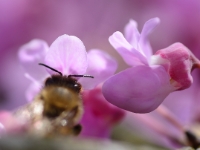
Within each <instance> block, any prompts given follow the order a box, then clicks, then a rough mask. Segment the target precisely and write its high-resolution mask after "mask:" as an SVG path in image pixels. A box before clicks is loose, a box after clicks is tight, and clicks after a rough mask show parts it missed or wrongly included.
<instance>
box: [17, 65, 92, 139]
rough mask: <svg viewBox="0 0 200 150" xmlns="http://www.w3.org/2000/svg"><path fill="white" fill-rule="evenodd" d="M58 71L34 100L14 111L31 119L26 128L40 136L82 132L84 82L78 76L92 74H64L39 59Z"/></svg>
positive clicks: (22, 118) (19, 116) (27, 120)
mask: <svg viewBox="0 0 200 150" xmlns="http://www.w3.org/2000/svg"><path fill="white" fill-rule="evenodd" d="M39 65H42V66H45V67H46V68H48V69H51V70H52V71H54V72H56V73H58V75H52V76H51V77H48V78H47V79H46V81H45V83H44V87H43V88H42V89H41V91H40V93H39V94H38V95H37V96H36V97H35V98H34V100H33V101H32V102H31V103H29V104H27V105H26V106H23V107H22V108H20V109H18V110H17V111H15V112H14V115H15V116H16V117H17V118H19V119H20V120H22V121H24V122H26V123H27V122H28V125H27V128H26V131H27V132H28V133H31V134H35V135H37V136H42V137H49V136H56V135H61V136H62V135H63V136H65V135H78V134H79V133H80V132H81V125H80V124H79V121H80V119H81V117H82V114H83V103H82V99H81V96H80V91H81V88H82V87H81V84H80V83H78V81H77V79H76V77H89V78H93V76H90V75H68V76H63V75H62V73H61V72H59V71H57V70H55V69H54V68H51V67H49V66H47V65H45V64H42V63H39Z"/></svg>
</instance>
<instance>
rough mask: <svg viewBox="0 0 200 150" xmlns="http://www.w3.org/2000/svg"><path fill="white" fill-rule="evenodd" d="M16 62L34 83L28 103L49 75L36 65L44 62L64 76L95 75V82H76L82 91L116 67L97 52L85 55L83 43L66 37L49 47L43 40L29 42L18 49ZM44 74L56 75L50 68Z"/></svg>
mask: <svg viewBox="0 0 200 150" xmlns="http://www.w3.org/2000/svg"><path fill="white" fill-rule="evenodd" d="M19 59H20V61H21V64H22V65H23V67H24V69H25V71H26V76H27V77H28V78H30V79H31V80H32V81H33V85H31V87H30V89H29V90H30V92H29V91H28V93H27V97H28V100H32V98H33V96H35V94H36V93H37V90H36V89H38V91H39V90H40V87H41V85H42V84H41V82H43V80H44V79H45V78H46V77H48V76H49V74H48V73H47V72H46V71H45V68H44V67H42V66H39V65H38V63H44V64H46V65H48V66H50V67H52V68H54V69H56V70H58V71H60V72H61V73H62V74H63V75H73V74H77V75H82V74H90V75H92V76H95V78H94V79H87V78H80V79H78V80H79V82H80V83H81V84H82V86H83V88H84V89H85V88H87V89H91V88H94V87H95V86H96V85H97V84H99V83H100V82H103V81H104V80H106V79H107V78H108V77H109V76H111V75H112V74H113V73H114V72H115V70H116V68H117V63H116V61H115V60H114V59H113V58H112V57H110V56H109V55H108V54H106V53H105V52H103V51H100V50H97V49H93V50H90V51H89V52H88V54H87V52H86V50H85V46H84V45H83V43H82V41H81V40H80V39H78V38H77V37H75V36H69V35H62V36H60V37H58V38H57V39H56V40H55V41H54V42H53V43H52V45H51V46H50V47H48V45H47V44H46V42H44V41H42V40H32V41H31V42H29V43H27V44H26V45H24V46H22V47H21V48H20V51H19ZM47 71H48V72H49V73H50V74H55V73H56V72H54V71H52V70H49V69H47ZM31 93H32V94H31ZM31 95H32V96H31Z"/></svg>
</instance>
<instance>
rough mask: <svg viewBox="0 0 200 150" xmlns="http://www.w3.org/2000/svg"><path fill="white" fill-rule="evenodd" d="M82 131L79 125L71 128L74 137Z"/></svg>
mask: <svg viewBox="0 0 200 150" xmlns="http://www.w3.org/2000/svg"><path fill="white" fill-rule="evenodd" d="M81 130H82V126H81V125H80V124H77V125H75V126H74V127H73V133H74V135H79V134H80V132H81Z"/></svg>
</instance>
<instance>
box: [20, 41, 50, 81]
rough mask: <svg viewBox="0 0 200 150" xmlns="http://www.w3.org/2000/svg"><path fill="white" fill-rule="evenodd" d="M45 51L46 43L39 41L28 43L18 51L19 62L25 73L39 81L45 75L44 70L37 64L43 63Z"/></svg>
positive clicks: (46, 48)
mask: <svg viewBox="0 0 200 150" xmlns="http://www.w3.org/2000/svg"><path fill="white" fill-rule="evenodd" d="M47 51H48V45H47V43H46V42H45V41H43V40H39V39H35V40H32V41H30V42H29V43H27V44H25V45H24V46H22V47H21V48H20V50H19V54H18V56H19V60H20V62H21V64H22V66H23V67H24V69H25V72H26V73H28V74H29V75H30V76H32V77H33V78H35V79H40V78H42V77H43V76H44V75H45V74H46V71H45V69H44V68H43V67H41V66H39V65H38V63H43V61H44V57H45V55H46V52H47Z"/></svg>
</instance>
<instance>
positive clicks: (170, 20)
mask: <svg viewBox="0 0 200 150" xmlns="http://www.w3.org/2000/svg"><path fill="white" fill-rule="evenodd" d="M153 17H159V18H160V20H161V24H160V25H159V26H158V27H157V28H156V29H155V31H154V32H153V33H152V34H151V36H150V42H151V45H152V48H153V50H154V51H157V50H159V49H161V48H165V47H167V46H169V45H171V44H172V43H174V42H182V43H183V44H184V45H186V46H187V47H188V48H189V49H191V50H192V51H193V52H194V53H195V54H196V55H197V57H198V58H200V30H199V26H200V1H199V0H193V1H191V0H165V1H160V0H151V1H149V0H126V1H124V0H115V1H107V0H101V1H98V0H84V1H78V0H77V1H74V0H57V1H53V0H43V1H40V0H18V1H15V0H0V69H1V74H0V109H8V110H11V109H14V108H16V107H17V106H20V105H22V104H24V103H25V102H26V99H25V90H26V89H27V87H28V85H29V83H30V81H29V80H28V79H26V78H25V77H24V71H23V69H22V68H21V66H20V64H19V61H18V57H17V52H18V49H19V47H20V46H21V45H23V44H25V43H27V42H29V41H30V40H32V39H34V38H39V39H43V40H45V41H47V42H48V44H49V45H50V44H51V43H52V42H53V41H54V40H55V39H56V38H57V37H58V36H60V35H62V34H69V35H75V36H77V37H79V38H80V39H81V40H82V41H83V43H84V44H85V46H86V49H87V50H89V49H91V48H99V49H102V50H104V51H107V52H108V53H109V54H111V55H113V56H114V57H115V58H116V59H117V60H118V63H119V67H118V71H120V70H122V69H124V68H126V67H127V66H126V65H125V63H124V62H123V61H122V59H121V57H120V56H119V55H118V54H117V53H116V52H115V50H114V49H113V48H112V47H111V45H110V44H109V42H108V37H109V36H110V35H111V34H112V33H113V32H115V31H117V30H118V31H122V32H123V30H124V27H125V25H126V24H127V23H128V21H129V20H130V19H134V20H136V21H137V22H138V28H139V31H140V30H141V28H142V26H143V24H144V23H145V22H146V21H147V20H148V19H150V18H153ZM196 72H197V73H198V71H196ZM197 80H198V79H195V82H198V81H197Z"/></svg>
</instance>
